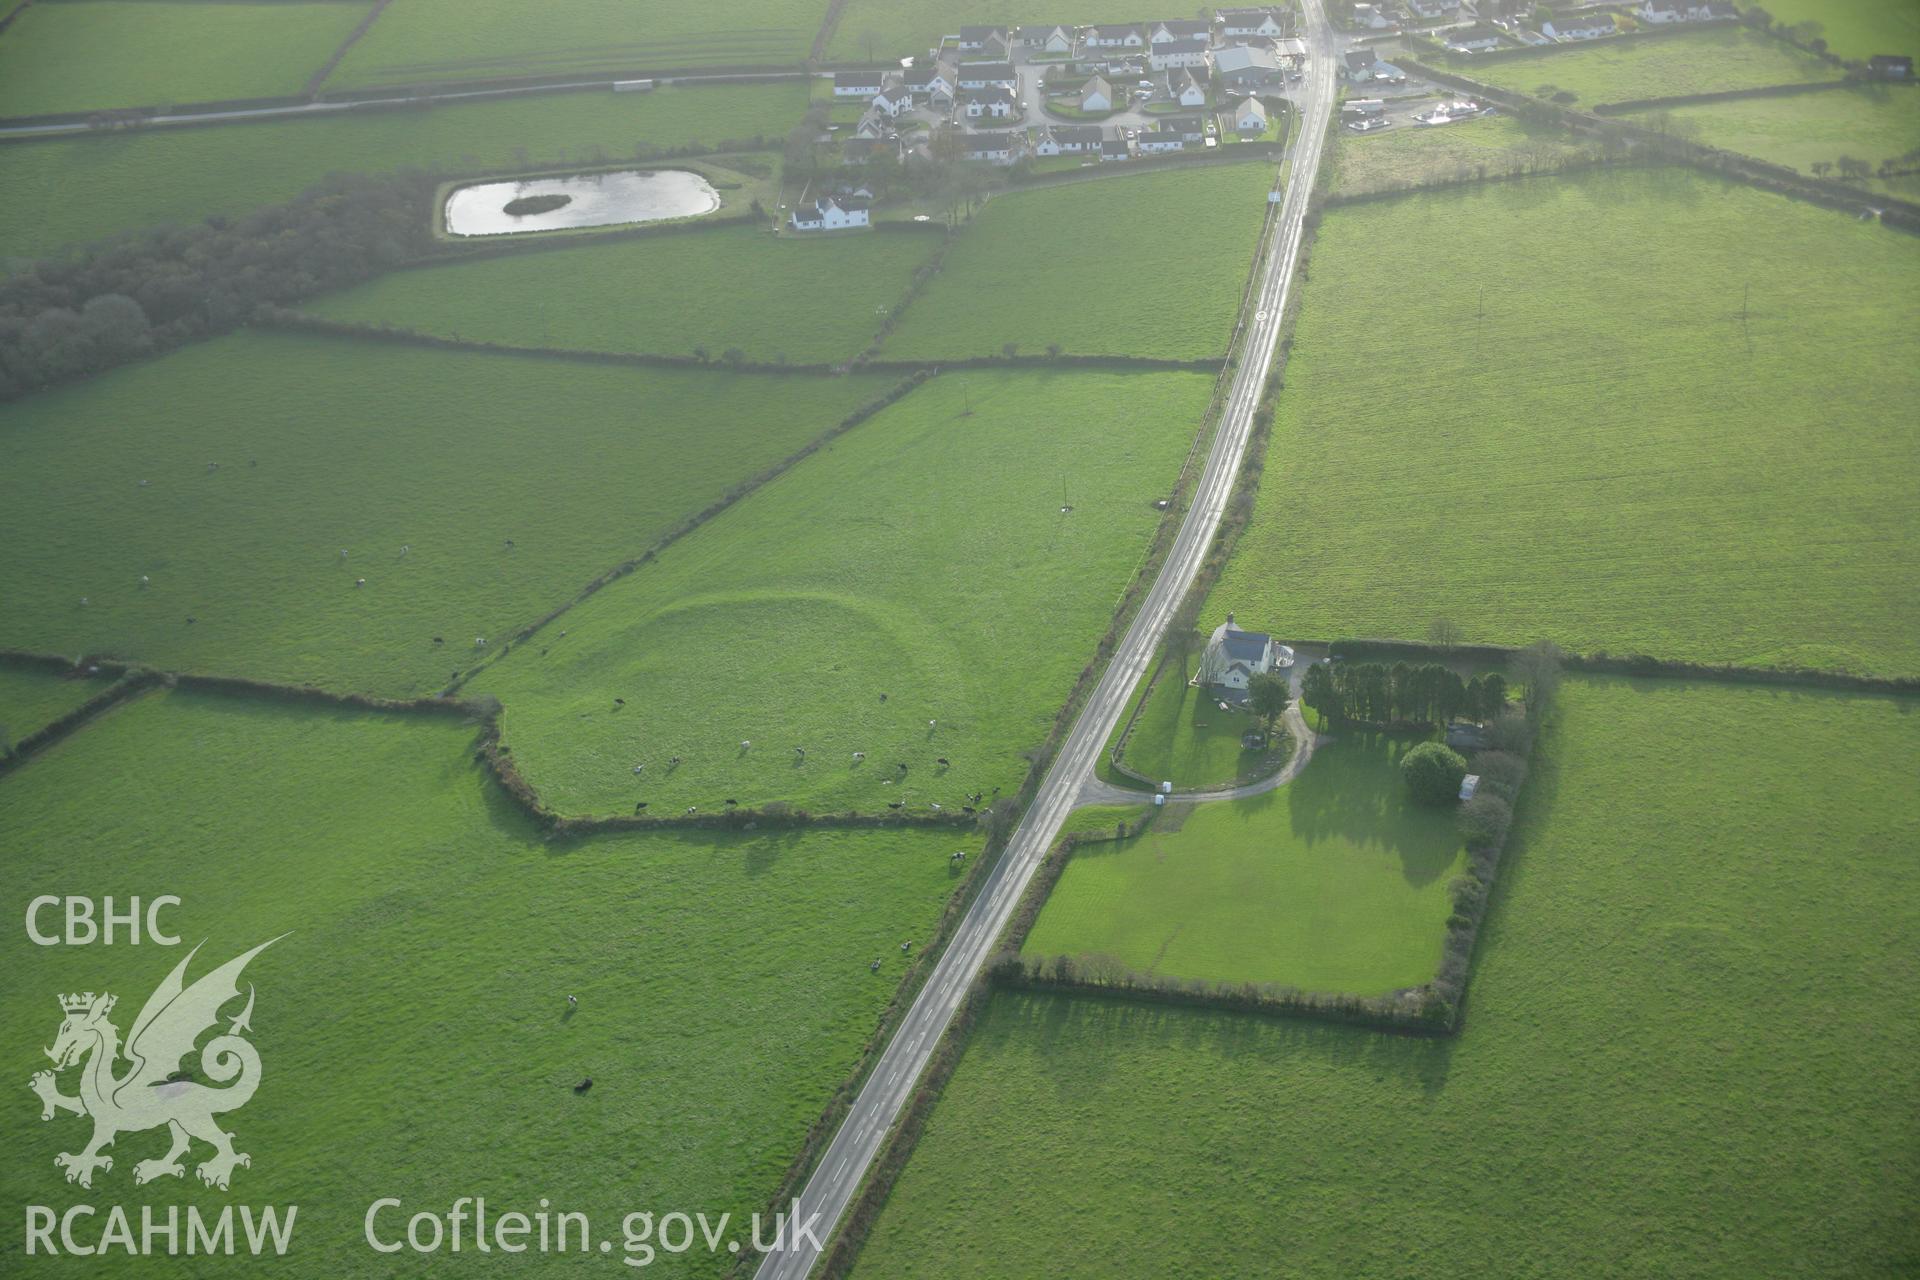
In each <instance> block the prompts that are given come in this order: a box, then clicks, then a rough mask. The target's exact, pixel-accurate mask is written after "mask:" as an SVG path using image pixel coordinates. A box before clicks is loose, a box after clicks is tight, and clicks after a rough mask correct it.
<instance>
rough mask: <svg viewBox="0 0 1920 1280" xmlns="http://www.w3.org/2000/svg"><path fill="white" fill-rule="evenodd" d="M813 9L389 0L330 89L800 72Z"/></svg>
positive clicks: (606, 0)
mask: <svg viewBox="0 0 1920 1280" xmlns="http://www.w3.org/2000/svg"><path fill="white" fill-rule="evenodd" d="M824 12H825V10H824V8H823V6H822V5H821V4H820V3H819V0H710V2H709V3H706V4H700V5H692V4H679V5H663V4H649V5H637V4H634V3H632V2H631V0H545V3H542V4H537V5H532V4H524V3H521V2H520V0H394V3H393V4H392V5H390V6H388V8H387V11H386V12H385V13H383V14H381V15H380V19H379V21H377V22H375V23H374V24H373V28H372V29H371V30H370V31H368V32H367V34H366V36H365V37H363V38H362V39H361V41H360V42H359V43H358V44H356V45H355V46H354V47H353V48H352V49H351V50H350V51H348V53H347V56H346V57H345V58H344V59H343V60H342V61H341V63H340V66H339V67H338V68H337V69H336V70H335V71H334V73H333V75H332V76H331V77H329V78H328V80H327V88H328V89H358V88H365V87H368V86H370V85H404V84H428V83H432V82H435V81H445V80H495V79H501V78H503V77H514V76H589V75H596V74H598V75H606V74H609V73H619V72H628V71H665V70H674V69H678V68H683V67H768V66H778V67H796V68H797V67H798V66H799V65H800V64H801V63H802V62H803V61H805V59H806V57H807V50H808V48H809V47H810V46H811V45H812V43H813V33H814V31H815V30H816V29H817V28H818V27H819V25H820V18H821V16H822V14H823V13H824Z"/></svg>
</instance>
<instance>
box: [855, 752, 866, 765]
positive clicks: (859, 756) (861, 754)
mask: <svg viewBox="0 0 1920 1280" xmlns="http://www.w3.org/2000/svg"><path fill="white" fill-rule="evenodd" d="M866 758H867V753H866V752H864V751H856V752H854V753H853V760H854V763H855V764H858V763H859V762H860V761H862V760H865V759H866Z"/></svg>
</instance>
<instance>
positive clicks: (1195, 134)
mask: <svg viewBox="0 0 1920 1280" xmlns="http://www.w3.org/2000/svg"><path fill="white" fill-rule="evenodd" d="M1160 131H1161V132H1162V133H1167V132H1172V133H1177V134H1179V135H1180V140H1181V141H1182V142H1186V143H1192V144H1195V145H1198V144H1201V143H1204V142H1205V141H1206V140H1207V123H1206V117H1205V116H1202V115H1178V116H1163V117H1162V118H1161V120H1160Z"/></svg>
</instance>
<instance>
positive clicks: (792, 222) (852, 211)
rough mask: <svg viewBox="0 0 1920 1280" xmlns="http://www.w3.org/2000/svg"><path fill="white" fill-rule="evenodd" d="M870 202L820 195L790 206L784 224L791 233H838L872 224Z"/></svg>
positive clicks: (853, 198)
mask: <svg viewBox="0 0 1920 1280" xmlns="http://www.w3.org/2000/svg"><path fill="white" fill-rule="evenodd" d="M872 207H873V202H872V201H871V200H868V199H867V198H866V197H864V196H845V195H843V196H821V197H820V198H819V199H817V200H806V201H802V202H801V203H800V204H797V205H795V206H794V209H793V212H792V213H790V214H788V215H787V224H788V225H789V226H791V227H792V228H793V229H794V230H795V231H841V230H845V229H846V228H848V227H866V226H871V225H872V216H871V212H870V211H871V209H872Z"/></svg>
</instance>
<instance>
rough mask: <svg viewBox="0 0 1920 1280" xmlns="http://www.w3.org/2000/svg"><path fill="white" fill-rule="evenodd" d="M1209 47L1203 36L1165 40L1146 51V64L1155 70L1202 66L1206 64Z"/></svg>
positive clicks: (1209, 44)
mask: <svg viewBox="0 0 1920 1280" xmlns="http://www.w3.org/2000/svg"><path fill="white" fill-rule="evenodd" d="M1211 47H1212V45H1211V43H1210V42H1209V41H1208V39H1207V38H1206V37H1205V36H1187V37H1185V38H1183V39H1179V40H1167V41H1164V42H1162V43H1160V44H1156V45H1154V46H1153V48H1152V49H1150V50H1148V51H1147V65H1148V66H1149V67H1151V68H1152V69H1153V70H1155V71H1165V70H1167V69H1168V68H1169V67H1204V66H1206V65H1207V51H1208V50H1209V49H1210V48H1211Z"/></svg>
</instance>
